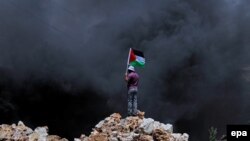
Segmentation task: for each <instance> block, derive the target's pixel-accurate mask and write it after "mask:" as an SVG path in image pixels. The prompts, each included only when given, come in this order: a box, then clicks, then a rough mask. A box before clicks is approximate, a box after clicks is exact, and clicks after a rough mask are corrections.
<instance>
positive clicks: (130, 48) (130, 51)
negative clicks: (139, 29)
mask: <svg viewBox="0 0 250 141" xmlns="http://www.w3.org/2000/svg"><path fill="white" fill-rule="evenodd" d="M130 52H131V48H129V52H128V60H127V67H126V71H125V73H126V74H127V72H128V65H129V58H130Z"/></svg>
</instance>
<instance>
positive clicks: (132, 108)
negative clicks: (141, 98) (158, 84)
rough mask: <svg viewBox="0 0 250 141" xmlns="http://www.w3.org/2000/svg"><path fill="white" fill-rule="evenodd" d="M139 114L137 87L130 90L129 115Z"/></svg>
mask: <svg viewBox="0 0 250 141" xmlns="http://www.w3.org/2000/svg"><path fill="white" fill-rule="evenodd" d="M135 115H137V89H133V88H132V89H129V90H128V116H135Z"/></svg>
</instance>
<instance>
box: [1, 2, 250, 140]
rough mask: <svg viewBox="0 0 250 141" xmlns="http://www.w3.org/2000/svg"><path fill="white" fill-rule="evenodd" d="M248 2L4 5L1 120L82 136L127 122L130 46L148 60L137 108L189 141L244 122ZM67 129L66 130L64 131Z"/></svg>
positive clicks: (206, 136) (246, 109)
mask: <svg viewBox="0 0 250 141" xmlns="http://www.w3.org/2000/svg"><path fill="white" fill-rule="evenodd" d="M248 5H249V2H248V1H246V0H221V1H218V0H210V1H198V0H160V1H153V0H138V1H132V0H130V1H126V2H125V1H115V0H109V1H100V0H89V1H87V0H85V1H82V0H72V1H66V0H60V1H49V0H40V1H32V0H26V1H18V0H8V1H1V2H0V19H1V20H0V93H1V96H0V102H1V103H0V115H1V117H0V119H1V121H0V122H1V123H12V122H16V121H18V120H23V121H24V122H25V123H27V124H28V125H29V126H32V127H35V126H40V125H48V126H49V128H50V132H51V133H53V134H59V135H61V136H65V137H69V138H72V137H77V136H79V135H80V133H86V134H88V133H89V132H90V130H91V127H93V126H94V125H95V124H96V123H97V122H98V121H99V120H101V119H103V118H104V117H105V116H108V115H109V114H111V113H113V112H120V113H122V114H123V115H124V116H125V115H126V108H125V107H126V85H125V82H124V80H123V76H124V72H125V67H126V59H127V52H128V49H129V48H130V47H133V48H137V49H139V50H142V51H144V53H145V56H146V67H145V68H144V69H138V72H139V74H140V76H141V79H140V89H139V92H140V95H139V100H140V101H139V107H140V109H141V110H143V111H145V112H146V115H147V116H148V117H152V118H154V119H157V120H160V121H162V122H166V123H167V122H170V123H172V124H174V125H175V131H176V132H187V133H189V134H190V136H191V140H207V138H208V129H209V127H210V126H215V127H217V128H218V130H219V135H221V134H223V133H225V125H226V124H229V123H230V124H232V123H249V116H250V115H249V112H247V111H249V110H248V109H249V107H250V105H249V93H248V92H249V86H248V85H249V83H248V82H247V81H245V79H244V78H243V76H245V75H243V74H242V73H245V72H243V71H242V70H243V69H244V68H245V67H247V66H248V65H249V63H248V60H249V59H250V58H249V56H250V55H249V53H250V52H249V49H248V45H249V40H248V38H249V35H250V27H249V24H248V23H249V22H250V17H249V14H248V13H249V9H248V7H247V6H248ZM62 127H63V128H62Z"/></svg>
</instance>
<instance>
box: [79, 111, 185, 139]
mask: <svg viewBox="0 0 250 141" xmlns="http://www.w3.org/2000/svg"><path fill="white" fill-rule="evenodd" d="M144 115H145V113H144V112H139V113H138V115H137V116H129V117H126V118H124V119H122V117H121V115H120V114H118V113H114V114H112V115H110V116H109V117H107V118H105V119H104V120H102V121H100V122H99V123H98V124H97V125H96V126H95V128H94V129H93V131H92V132H91V134H90V135H89V136H85V135H84V136H81V137H80V138H75V141H188V138H189V135H188V134H186V133H184V134H180V133H173V126H172V125H171V124H163V123H160V122H158V121H154V120H153V119H152V118H144Z"/></svg>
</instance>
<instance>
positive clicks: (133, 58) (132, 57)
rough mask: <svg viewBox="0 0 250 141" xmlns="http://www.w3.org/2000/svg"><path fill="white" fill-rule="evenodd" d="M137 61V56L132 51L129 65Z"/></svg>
mask: <svg viewBox="0 0 250 141" xmlns="http://www.w3.org/2000/svg"><path fill="white" fill-rule="evenodd" d="M135 60H136V56H135V54H134V52H133V50H132V49H131V51H130V57H129V63H130V62H133V61H135Z"/></svg>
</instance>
